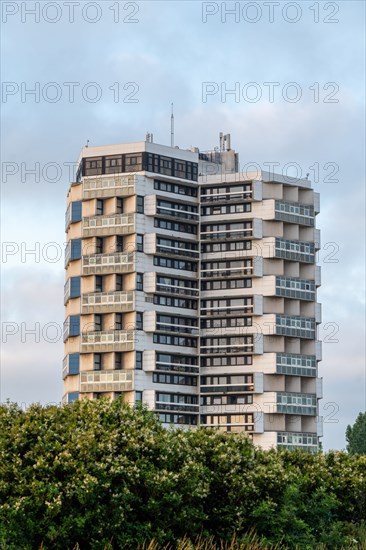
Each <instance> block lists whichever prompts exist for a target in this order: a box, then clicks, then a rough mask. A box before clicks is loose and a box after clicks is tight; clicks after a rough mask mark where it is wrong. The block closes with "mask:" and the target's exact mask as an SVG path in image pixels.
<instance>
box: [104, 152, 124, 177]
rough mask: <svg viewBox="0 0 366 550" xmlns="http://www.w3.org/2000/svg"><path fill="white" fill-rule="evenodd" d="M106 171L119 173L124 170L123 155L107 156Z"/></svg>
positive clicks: (107, 172)
mask: <svg viewBox="0 0 366 550" xmlns="http://www.w3.org/2000/svg"><path fill="white" fill-rule="evenodd" d="M104 163H105V173H106V174H118V173H119V172H122V155H120V156H111V157H105V160H104Z"/></svg>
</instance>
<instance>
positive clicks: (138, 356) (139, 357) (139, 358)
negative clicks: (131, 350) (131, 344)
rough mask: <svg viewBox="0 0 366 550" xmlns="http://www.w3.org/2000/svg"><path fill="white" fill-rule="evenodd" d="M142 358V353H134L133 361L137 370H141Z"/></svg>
mask: <svg viewBox="0 0 366 550" xmlns="http://www.w3.org/2000/svg"><path fill="white" fill-rule="evenodd" d="M142 357H143V356H142V351H136V356H135V361H136V369H137V370H142V361H143V359H142Z"/></svg>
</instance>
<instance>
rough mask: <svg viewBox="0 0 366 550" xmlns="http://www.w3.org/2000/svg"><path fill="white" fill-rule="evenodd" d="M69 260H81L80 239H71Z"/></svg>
mask: <svg viewBox="0 0 366 550" xmlns="http://www.w3.org/2000/svg"><path fill="white" fill-rule="evenodd" d="M70 242H71V256H70V259H71V260H80V258H81V239H71V241H70Z"/></svg>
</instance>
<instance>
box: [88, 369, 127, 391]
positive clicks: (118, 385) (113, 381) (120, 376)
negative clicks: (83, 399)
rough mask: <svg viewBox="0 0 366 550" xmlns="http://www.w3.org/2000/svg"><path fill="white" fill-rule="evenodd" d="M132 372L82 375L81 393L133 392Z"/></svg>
mask: <svg viewBox="0 0 366 550" xmlns="http://www.w3.org/2000/svg"><path fill="white" fill-rule="evenodd" d="M133 375H134V372H133V371H132V370H119V371H92V372H82V373H81V374H80V391H81V392H108V391H118V392H119V391H132V390H133V388H134V383H133V382H134V380H133Z"/></svg>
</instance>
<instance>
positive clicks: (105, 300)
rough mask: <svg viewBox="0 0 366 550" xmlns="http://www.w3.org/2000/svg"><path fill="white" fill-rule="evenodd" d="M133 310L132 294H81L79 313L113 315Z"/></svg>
mask: <svg viewBox="0 0 366 550" xmlns="http://www.w3.org/2000/svg"><path fill="white" fill-rule="evenodd" d="M133 310H134V293H133V292H132V291H130V292H92V293H90V294H83V296H82V303H81V313H84V314H85V313H114V312H117V313H118V312H128V311H133Z"/></svg>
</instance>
